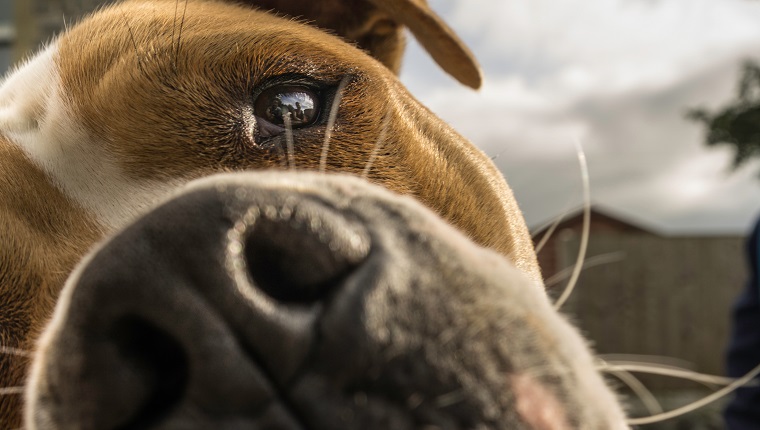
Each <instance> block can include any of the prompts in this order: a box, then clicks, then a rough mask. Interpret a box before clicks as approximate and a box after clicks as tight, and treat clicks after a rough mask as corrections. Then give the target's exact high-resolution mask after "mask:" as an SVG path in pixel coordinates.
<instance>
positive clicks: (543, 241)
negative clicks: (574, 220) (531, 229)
mask: <svg viewBox="0 0 760 430" xmlns="http://www.w3.org/2000/svg"><path fill="white" fill-rule="evenodd" d="M568 212H570V207H569V206H568V207H566V208H565V210H563V211H562V213H561V214H560V215H559V216H558V217H557V219H555V220H554V222H552V224H551V225H550V226H549V229H548V230H546V233H544V235H543V237H541V240H540V241H539V242H538V245H536V249H535V251H536V254H538V253H539V252H541V250H542V249H544V246H545V245H546V242H548V241H549V239H551V237H552V235H553V234H554V230H556V229H557V227H559V225H560V223H561V222H562V220H564V219H565V217H566V216H567V214H568ZM541 230H543V228H540V229H539V230H538V231H541ZM536 234H538V233H536Z"/></svg>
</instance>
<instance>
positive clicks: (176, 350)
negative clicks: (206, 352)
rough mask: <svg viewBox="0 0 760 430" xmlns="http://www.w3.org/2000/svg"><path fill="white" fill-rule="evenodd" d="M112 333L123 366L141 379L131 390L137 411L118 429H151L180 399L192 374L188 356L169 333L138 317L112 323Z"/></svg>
mask: <svg viewBox="0 0 760 430" xmlns="http://www.w3.org/2000/svg"><path fill="white" fill-rule="evenodd" d="M111 336H112V339H113V340H114V343H115V344H116V348H117V351H118V352H119V355H120V356H121V358H122V360H123V361H122V362H121V365H123V366H126V367H129V368H130V370H131V372H130V373H131V374H132V375H134V376H136V377H138V378H139V379H140V382H141V383H140V384H139V386H140V389H139V390H138V392H136V393H131V396H132V398H133V399H134V400H136V401H137V402H139V404H140V405H139V406H138V408H137V413H135V414H134V415H133V418H131V419H130V420H129V421H128V422H127V423H126V424H125V425H122V426H119V427H118V428H119V429H123V430H127V429H138V428H148V427H149V426H151V425H154V424H156V423H157V422H160V421H161V420H162V419H163V418H164V417H166V416H167V415H168V414H169V413H170V412H171V410H172V409H173V407H174V406H175V405H176V404H178V403H179V402H180V400H181V398H182V396H183V393H184V392H185V389H186V387H187V381H188V375H189V372H188V360H187V357H186V355H185V353H184V352H183V349H182V347H181V346H180V344H179V343H178V342H177V341H176V340H174V339H173V338H172V337H171V336H170V335H169V334H167V333H166V332H164V331H163V330H161V329H160V328H158V327H156V326H154V325H153V324H150V323H148V322H146V321H144V320H142V319H139V318H137V317H125V318H122V319H120V320H119V321H118V322H116V323H115V324H114V325H113V327H112V331H111ZM115 389H118V388H115Z"/></svg>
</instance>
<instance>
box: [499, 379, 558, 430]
mask: <svg viewBox="0 0 760 430" xmlns="http://www.w3.org/2000/svg"><path fill="white" fill-rule="evenodd" d="M511 379H512V391H513V393H514V395H515V399H516V400H515V403H516V405H515V407H516V409H517V413H518V414H520V418H522V420H523V422H525V423H526V424H528V426H530V428H532V429H533V430H571V429H570V425H569V424H568V422H567V415H566V414H565V408H564V407H563V406H562V404H561V403H560V402H559V401H558V400H557V397H556V396H555V395H554V394H552V393H551V392H550V391H549V390H547V389H546V387H544V386H543V385H541V383H539V382H537V381H536V380H535V379H533V378H531V377H530V376H525V375H515V376H512V378H511Z"/></svg>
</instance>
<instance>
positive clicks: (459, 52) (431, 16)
mask: <svg viewBox="0 0 760 430" xmlns="http://www.w3.org/2000/svg"><path fill="white" fill-rule="evenodd" d="M369 1H370V2H372V4H374V5H375V6H377V7H378V8H379V9H380V10H382V11H384V12H386V13H387V14H388V15H390V16H391V18H393V19H394V20H396V21H398V22H399V23H401V24H403V25H405V26H407V27H409V30H411V32H412V34H414V37H415V38H417V40H418V41H419V42H420V44H421V45H422V46H423V47H424V48H425V50H427V52H428V53H429V54H430V55H431V56H432V57H433V59H434V60H435V61H436V63H438V65H439V66H441V67H442V68H443V70H445V71H446V72H448V73H449V74H450V75H451V76H453V77H454V78H456V79H457V80H458V81H459V82H461V83H463V84H465V85H467V86H469V87H472V88H475V89H477V88H480V85H481V84H482V82H483V77H482V73H481V71H480V66H479V65H478V62H477V60H476V59H475V56H474V55H473V54H472V52H471V51H470V50H469V48H467V46H466V45H465V44H464V42H462V41H461V40H460V39H459V37H458V36H457V35H456V33H454V31H453V30H452V29H451V28H450V27H449V26H448V25H446V23H445V22H443V20H442V19H441V17H439V16H438V15H437V14H436V13H435V12H434V11H433V10H432V9H430V6H428V5H427V2H426V1H425V0H369Z"/></svg>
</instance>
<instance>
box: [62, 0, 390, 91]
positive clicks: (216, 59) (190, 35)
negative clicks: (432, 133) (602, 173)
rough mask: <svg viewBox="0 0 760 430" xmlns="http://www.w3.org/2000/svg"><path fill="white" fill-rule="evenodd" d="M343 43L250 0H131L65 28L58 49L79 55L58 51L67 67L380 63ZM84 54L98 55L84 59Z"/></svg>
mask: <svg viewBox="0 0 760 430" xmlns="http://www.w3.org/2000/svg"><path fill="white" fill-rule="evenodd" d="M180 3H181V2H180ZM347 48H349V45H348V44H347V43H345V42H343V41H341V40H340V39H339V38H337V37H335V36H333V35H331V34H328V33H326V32H324V31H322V30H319V29H316V28H314V27H312V26H310V25H306V24H305V23H302V22H299V21H297V20H294V19H286V18H282V17H278V16H275V15H273V14H271V13H268V12H266V11H261V10H258V9H255V8H251V7H249V6H242V5H235V4H228V3H221V2H208V1H202V2H198V1H189V2H187V4H186V6H185V5H182V4H175V3H174V2H170V1H159V2H146V1H141V0H136V1H127V2H124V3H119V4H117V5H115V6H112V7H110V8H108V9H105V10H103V11H101V12H99V13H97V14H94V15H92V16H90V17H89V18H88V19H85V20H84V21H83V22H81V23H80V24H78V25H77V26H75V27H73V28H72V29H71V30H70V31H68V32H67V33H65V34H64V35H63V36H62V38H61V39H60V49H61V51H68V50H72V51H75V52H77V53H78V54H79V55H78V56H68V55H60V56H59V58H60V59H61V61H64V62H67V61H68V59H69V58H76V59H77V60H75V61H74V60H72V61H71V62H70V63H71V64H63V65H62V66H63V67H62V68H63V69H64V71H65V70H66V69H67V68H68V67H72V68H81V67H88V66H89V67H91V66H92V65H93V64H95V65H97V64H98V63H101V64H102V63H104V62H105V63H107V64H108V65H110V64H111V63H112V62H115V61H126V60H139V61H141V62H142V64H141V66H143V67H151V66H156V65H162V66H164V67H172V68H175V69H176V68H178V67H182V66H183V62H186V61H183V59H191V61H192V62H193V63H194V65H196V66H199V65H203V64H213V65H215V66H216V68H218V69H220V70H223V68H224V67H225V66H230V65H232V64H238V65H243V66H248V67H251V68H258V69H260V70H262V71H269V72H270V73H287V72H288V71H292V69H293V67H290V68H289V67H288V66H290V65H296V64H297V65H298V70H299V72H300V73H308V72H309V71H311V72H313V73H315V74H322V75H324V74H330V73H331V72H335V73H336V74H338V73H345V71H346V70H345V69H346V68H361V69H362V70H370V71H371V70H377V71H384V69H383V68H382V67H381V66H380V65H379V64H376V63H375V61H374V60H372V59H371V58H370V57H369V56H366V55H357V54H358V53H359V51H358V50H355V49H350V48H349V49H347ZM82 54H84V55H88V56H92V57H94V58H93V59H96V60H98V61H96V62H95V63H93V62H91V61H90V62H88V61H82V60H81V58H82ZM175 57H176V58H175ZM73 63H76V64H73ZM351 65H354V66H353V67H351ZM339 66H341V69H340V70H339V69H338V67H339ZM317 77H321V76H317Z"/></svg>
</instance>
